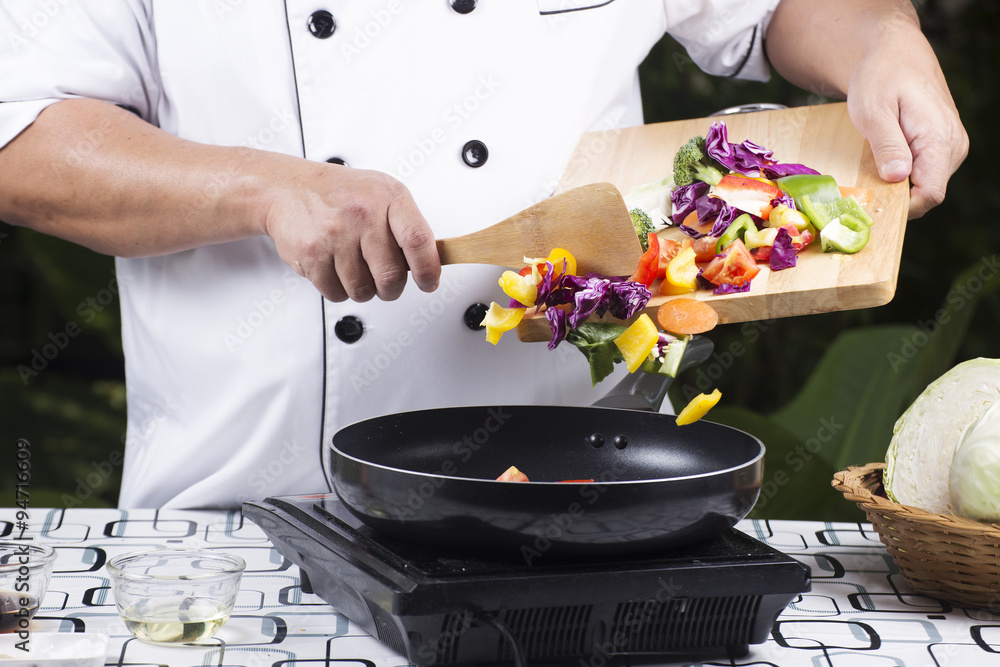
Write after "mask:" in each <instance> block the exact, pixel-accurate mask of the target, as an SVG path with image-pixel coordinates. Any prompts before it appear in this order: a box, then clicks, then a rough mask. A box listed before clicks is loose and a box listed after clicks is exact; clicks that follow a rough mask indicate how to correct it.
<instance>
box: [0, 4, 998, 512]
mask: <svg viewBox="0 0 1000 667" xmlns="http://www.w3.org/2000/svg"><path fill="white" fill-rule="evenodd" d="M916 6H917V9H918V12H919V13H920V17H921V21H922V24H923V28H924V31H925V33H926V34H927V35H928V38H929V39H930V40H931V43H932V44H933V46H934V48H935V51H936V52H937V54H938V57H939V59H940V60H941V63H942V66H943V68H944V70H945V73H946V76H947V77H948V81H949V84H950V86H951V89H952V92H953V94H954V96H955V100H956V104H957V105H958V108H959V111H960V113H961V115H962V119H963V121H964V123H965V125H966V129H967V130H968V132H969V135H970V138H971V142H972V149H971V152H970V156H969V158H968V160H967V161H966V162H965V164H964V165H963V166H962V167H961V168H960V169H959V171H958V172H957V173H956V174H955V176H954V177H953V178H952V180H951V182H950V184H949V190H948V196H947V200H946V202H945V203H944V204H943V205H941V206H939V207H938V208H936V209H935V210H933V211H932V212H930V213H929V214H928V215H926V216H925V217H923V218H921V219H920V220H916V221H913V222H911V223H910V224H909V225H908V227H907V232H906V240H905V243H904V247H903V258H902V264H901V266H900V273H899V281H898V284H897V290H896V295H895V297H894V298H893V300H892V302H891V303H890V304H888V305H886V306H882V307H880V308H874V309H866V310H857V311H847V312H840V313H829V314H823V315H812V316H808V317H798V318H787V319H781V320H773V321H767V322H758V323H744V324H734V325H724V326H721V327H719V328H718V329H716V330H715V331H714V332H713V333H712V334H711V337H712V339H713V341H714V343H715V346H716V352H715V355H714V356H713V357H712V358H711V359H709V361H707V362H706V363H704V364H702V365H701V366H699V367H696V368H693V369H691V370H689V371H687V372H685V373H684V374H682V375H681V377H679V378H678V380H677V382H676V383H675V385H674V387H673V388H672V392H673V393H672V398H673V400H674V402H675V404H676V403H679V402H681V401H683V400H685V398H686V397H688V396H690V395H691V394H692V393H697V392H698V391H702V390H704V389H710V388H712V387H715V386H717V387H719V388H720V389H721V390H722V393H723V401H722V403H720V405H719V406H717V407H716V408H715V409H714V410H713V411H712V413H711V419H713V420H714V421H719V422H723V423H727V424H731V425H734V426H737V427H739V428H742V429H745V430H747V431H749V432H751V433H754V434H756V435H757V436H758V437H760V438H761V439H762V440H763V441H764V442H765V444H766V445H767V458H766V461H765V467H766V470H765V482H764V486H763V488H762V494H761V499H760V501H759V502H758V504H757V507H756V508H755V509H754V514H755V515H756V516H760V517H771V518H806V519H818V520H819V519H823V520H863V518H864V515H863V514H862V513H861V512H860V511H859V510H858V509H857V508H856V507H855V506H854V505H853V504H851V503H849V502H847V501H846V500H844V499H843V497H842V496H841V495H840V494H839V493H837V492H836V491H834V490H833V489H832V488H831V487H830V480H831V478H832V476H833V473H834V472H835V471H837V470H839V469H842V468H844V467H846V466H847V465H850V464H863V463H868V462H871V461H879V460H882V458H883V457H884V454H885V449H886V447H887V445H888V441H889V438H890V436H891V433H892V425H893V423H894V422H895V420H896V418H897V417H898V416H899V415H900V414H901V413H902V411H903V410H904V409H905V408H906V406H907V405H909V403H910V402H911V401H912V400H913V399H914V398H915V397H916V396H917V394H919V393H920V391H922V390H923V388H924V387H925V386H926V385H927V384H928V382H930V381H931V380H933V379H934V378H936V377H937V376H939V375H940V374H942V373H943V372H944V371H946V370H947V369H948V368H950V367H952V366H953V365H954V364H956V363H958V362H960V361H963V360H965V359H970V358H974V357H980V356H983V357H1000V342H998V335H997V331H998V330H1000V296H998V292H997V289H996V288H997V285H998V284H1000V276H998V273H1000V271H998V267H1000V256H998V255H997V254H995V252H996V249H997V248H998V237H1000V225H997V222H996V216H997V215H998V211H1000V201H998V200H1000V188H997V187H996V186H995V184H994V183H993V176H994V175H995V167H994V166H993V165H992V164H989V163H988V161H990V160H992V157H993V156H994V155H997V154H1000V150H998V146H997V141H998V139H997V134H998V133H997V132H996V131H993V130H991V129H990V128H991V127H992V123H991V122H990V121H992V118H993V116H992V113H993V112H994V110H995V109H996V108H997V103H998V100H997V97H998V87H997V86H995V85H993V82H994V81H995V75H996V72H997V71H998V70H1000V42H998V40H996V38H995V36H996V35H997V34H998V24H1000V22H998V14H1000V8H998V3H997V2H996V1H995V0H984V1H981V2H971V1H969V0H948V1H944V0H938V1H932V0H927V1H921V2H917V3H916ZM640 75H641V84H642V89H643V96H644V102H645V112H646V121H647V122H658V121H667V120H677V119H682V118H691V117H702V116H706V115H709V114H711V113H712V112H714V111H717V110H719V109H721V108H724V107H728V106H732V105H736V104H744V103H751V102H776V103H781V104H785V105H787V106H801V105H805V104H816V103H823V102H828V101H832V100H829V99H827V98H824V97H822V96H820V95H817V94H815V93H812V92H810V91H803V90H800V89H798V88H795V87H794V86H791V85H790V84H788V83H786V82H784V81H782V80H781V79H779V78H778V77H773V78H772V80H771V81H769V82H767V83H756V82H744V81H736V80H730V79H721V78H715V77H710V76H708V75H705V74H704V73H702V72H700V71H699V70H698V69H697V68H696V67H695V66H694V65H693V64H692V63H691V62H690V60H689V59H688V58H687V56H686V54H685V53H684V51H683V49H681V48H680V47H679V46H678V45H677V44H676V43H675V42H674V41H673V40H671V39H670V38H664V39H663V40H662V41H661V43H660V44H658V45H657V46H656V48H655V49H654V50H653V52H652V53H650V55H649V57H648V58H647V60H646V62H645V63H644V64H643V66H642V68H641V71H640ZM113 278H114V273H113V262H112V260H111V259H110V258H108V257H103V256H100V255H96V254H94V253H91V252H89V251H86V250H83V249H81V248H79V247H76V246H73V245H71V244H69V243H65V242H62V241H59V240H57V239H53V238H49V237H44V236H41V235H39V234H36V233H33V232H30V231H26V230H23V229H17V228H12V227H9V226H7V225H3V224H0V399H2V400H0V447H2V448H3V451H0V461H3V462H12V461H14V460H15V459H14V447H15V446H16V441H17V439H18V438H25V439H27V440H28V441H29V442H30V443H31V455H32V459H31V460H32V467H31V474H32V483H31V503H32V505H33V506H56V507H61V506H77V505H82V506H111V505H114V504H115V502H116V500H117V494H118V488H119V484H120V474H121V468H120V456H121V450H122V446H123V445H122V443H123V440H124V429H125V394H124V373H123V365H122V354H121V341H120V337H119V327H120V318H119V313H118V302H117V297H116V296H115V294H114V283H113ZM98 308H100V310H98ZM67 325H70V329H69V330H70V331H75V329H73V328H72V327H73V326H74V325H75V326H79V328H80V333H79V334H78V335H75V336H72V337H69V336H67V338H66V339H61V337H60V336H59V335H58V334H59V332H67ZM53 336H54V337H55V339H56V340H55V341H53ZM59 340H62V342H64V343H65V345H64V347H63V348H62V349H60V350H59V351H58V354H55V355H54V356H53V358H52V359H51V360H49V359H45V362H46V366H45V368H44V370H42V371H41V372H39V373H38V374H37V376H35V375H30V374H24V373H21V372H19V370H18V367H19V366H20V367H22V369H23V368H25V367H27V368H30V365H31V363H32V359H33V358H35V359H36V363H40V362H39V361H38V358H37V357H34V354H35V352H36V351H37V352H39V353H41V352H42V350H43V348H44V346H46V345H56V344H57V342H58V341H59ZM52 350H53V348H51V347H50V348H48V351H49V352H52ZM50 356H51V355H50ZM41 358H42V359H44V356H43V357H41ZM581 363H585V362H584V361H583V360H582V359H581ZM12 467H13V466H11V465H8V464H7V463H0V506H5V505H6V506H10V505H13V503H14V500H15V496H14V493H15V491H14V479H13V474H12V471H11V468H12Z"/></svg>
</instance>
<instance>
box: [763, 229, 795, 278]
mask: <svg viewBox="0 0 1000 667" xmlns="http://www.w3.org/2000/svg"><path fill="white" fill-rule="evenodd" d="M793 227H794V225H793ZM796 262H798V255H797V254H796V251H795V245H794V244H793V243H792V235H791V234H789V233H788V229H786V228H785V227H782V228H781V229H779V230H778V234H777V236H775V237H774V243H772V244H771V254H770V255H769V256H768V258H767V264H768V266H769V267H770V268H771V270H772V271H781V270H783V269H790V268H792V267H793V266H795V264H796Z"/></svg>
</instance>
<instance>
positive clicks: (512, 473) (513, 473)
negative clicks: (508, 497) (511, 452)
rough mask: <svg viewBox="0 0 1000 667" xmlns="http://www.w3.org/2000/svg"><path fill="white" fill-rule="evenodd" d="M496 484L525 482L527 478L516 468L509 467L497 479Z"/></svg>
mask: <svg viewBox="0 0 1000 667" xmlns="http://www.w3.org/2000/svg"><path fill="white" fill-rule="evenodd" d="M497 481H498V482H527V481H528V476H527V475H525V474H524V473H523V472H521V471H520V470H518V469H517V468H516V467H514V466H511V467H509V468H507V469H506V470H504V471H503V474H502V475H500V476H499V477H497Z"/></svg>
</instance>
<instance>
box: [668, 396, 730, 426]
mask: <svg viewBox="0 0 1000 667" xmlns="http://www.w3.org/2000/svg"><path fill="white" fill-rule="evenodd" d="M720 398H722V392H721V391H719V390H718V389H715V390H714V391H712V393H711V394H698V395H697V396H695V397H694V398H692V399H691V402H690V403H688V404H687V405H686V406H684V409H683V410H681V413H680V414H679V415H677V425H678V426H687V425H688V424H693V423H694V422H696V421H698V420H699V419H701V418H702V417H704V416H705V415H706V414H708V411H709V410H711V409H712V408H714V407H715V404H716V403H718V402H719V399H720Z"/></svg>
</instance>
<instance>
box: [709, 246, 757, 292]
mask: <svg viewBox="0 0 1000 667" xmlns="http://www.w3.org/2000/svg"><path fill="white" fill-rule="evenodd" d="M758 273H760V269H759V268H758V267H757V262H756V261H755V260H754V257H753V255H751V254H750V251H749V250H747V247H746V245H744V243H743V241H741V240H740V239H736V240H735V241H733V242H732V243H730V244H729V246H728V247H727V248H726V251H725V252H723V253H722V254H719V255H716V256H715V258H713V259H712V261H711V262H709V263H708V266H706V267H705V268H704V269H703V270H702V272H701V277H702V278H704V279H705V280H707V281H709V282H710V283H712V284H713V285H722V284H726V283H728V284H730V285H735V286H737V287H739V286H741V285H743V284H744V283H747V282H750V281H751V280H753V279H754V278H755V277H757V274H758Z"/></svg>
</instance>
